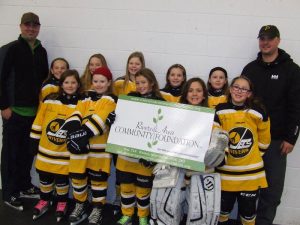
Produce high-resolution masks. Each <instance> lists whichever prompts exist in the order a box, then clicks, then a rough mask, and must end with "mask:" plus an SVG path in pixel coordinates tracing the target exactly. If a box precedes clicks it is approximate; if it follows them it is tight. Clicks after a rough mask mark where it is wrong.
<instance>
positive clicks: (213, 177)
mask: <svg viewBox="0 0 300 225" xmlns="http://www.w3.org/2000/svg"><path fill="white" fill-rule="evenodd" d="M187 200H188V203H189V212H188V219H187V224H190V225H216V224H217V223H218V219H219V215H220V202H221V182H220V175H219V174H215V173H212V174H201V175H192V178H191V186H190V187H189V188H188V190H187Z"/></svg>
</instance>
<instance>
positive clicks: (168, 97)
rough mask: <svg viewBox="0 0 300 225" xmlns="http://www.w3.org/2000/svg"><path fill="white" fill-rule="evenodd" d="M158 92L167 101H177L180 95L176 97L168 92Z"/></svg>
mask: <svg viewBox="0 0 300 225" xmlns="http://www.w3.org/2000/svg"><path fill="white" fill-rule="evenodd" d="M160 94H161V96H162V97H163V98H164V99H165V100H166V101H167V102H179V100H180V96H177V97H176V96H173V95H172V94H170V93H168V92H164V91H160Z"/></svg>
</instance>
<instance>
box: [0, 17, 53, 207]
mask: <svg viewBox="0 0 300 225" xmlns="http://www.w3.org/2000/svg"><path fill="white" fill-rule="evenodd" d="M20 29H21V35H20V36H19V38H18V40H16V41H13V42H10V43H9V44H7V45H4V46H2V47H1V50H0V55H1V57H0V58H1V62H0V65H1V66H0V82H1V83H0V84H1V85H0V88H1V89H0V109H1V116H2V119H3V142H2V144H3V147H2V153H1V178H2V193H3V200H4V202H5V203H6V204H7V205H9V206H11V207H14V208H16V209H19V210H22V208H23V207H22V202H21V200H20V199H19V196H20V193H21V194H23V195H24V194H30V193H34V189H33V187H32V184H31V177H30V169H31V165H32V161H33V154H32V153H31V152H30V147H29V132H30V128H31V125H32V122H33V120H34V117H35V114H36V111H37V107H38V104H39V99H38V98H39V97H38V96H39V91H40V88H41V84H42V82H43V80H44V79H45V78H46V76H47V73H48V60H47V52H46V50H45V49H44V48H43V47H42V45H41V43H40V41H39V40H37V36H38V34H39V31H40V21H39V17H38V16H37V15H36V14H34V13H31V12H29V13H25V14H24V15H23V16H22V19H21V24H20Z"/></svg>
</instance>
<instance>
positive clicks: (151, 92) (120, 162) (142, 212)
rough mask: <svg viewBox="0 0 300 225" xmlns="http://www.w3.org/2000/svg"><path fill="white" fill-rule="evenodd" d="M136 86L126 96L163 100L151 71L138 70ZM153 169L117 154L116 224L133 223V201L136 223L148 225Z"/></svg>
mask: <svg viewBox="0 0 300 225" xmlns="http://www.w3.org/2000/svg"><path fill="white" fill-rule="evenodd" d="M135 85H136V92H131V93H129V95H130V96H136V97H141V98H151V99H157V100H162V101H164V99H163V98H162V96H161V94H160V91H159V86H158V82H157V80H156V77H155V75H154V74H153V72H152V71H151V70H150V69H147V68H144V69H141V70H140V71H139V72H138V73H137V74H136V75H135ZM153 166H154V163H153V162H149V161H146V160H144V159H135V158H131V157H127V156H123V155H118V159H117V165H116V168H117V179H118V181H119V182H120V187H121V210H122V217H121V218H120V219H119V221H118V222H117V224H119V225H127V224H130V223H132V216H133V214H134V206H135V203H136V202H137V215H138V217H139V224H140V225H147V224H148V216H149V204H150V192H151V187H152V180H153V176H152V170H153Z"/></svg>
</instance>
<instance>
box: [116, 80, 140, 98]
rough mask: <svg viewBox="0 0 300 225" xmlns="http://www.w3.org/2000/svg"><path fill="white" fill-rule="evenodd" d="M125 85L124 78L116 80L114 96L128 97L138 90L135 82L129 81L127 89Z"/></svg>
mask: <svg viewBox="0 0 300 225" xmlns="http://www.w3.org/2000/svg"><path fill="white" fill-rule="evenodd" d="M124 83H125V78H124V77H120V78H118V79H116V80H115V82H114V83H113V91H114V95H116V96H119V95H127V94H128V93H130V92H132V91H135V90H136V86H135V83H134V82H133V81H131V80H129V81H128V83H127V85H126V86H125V87H124Z"/></svg>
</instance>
